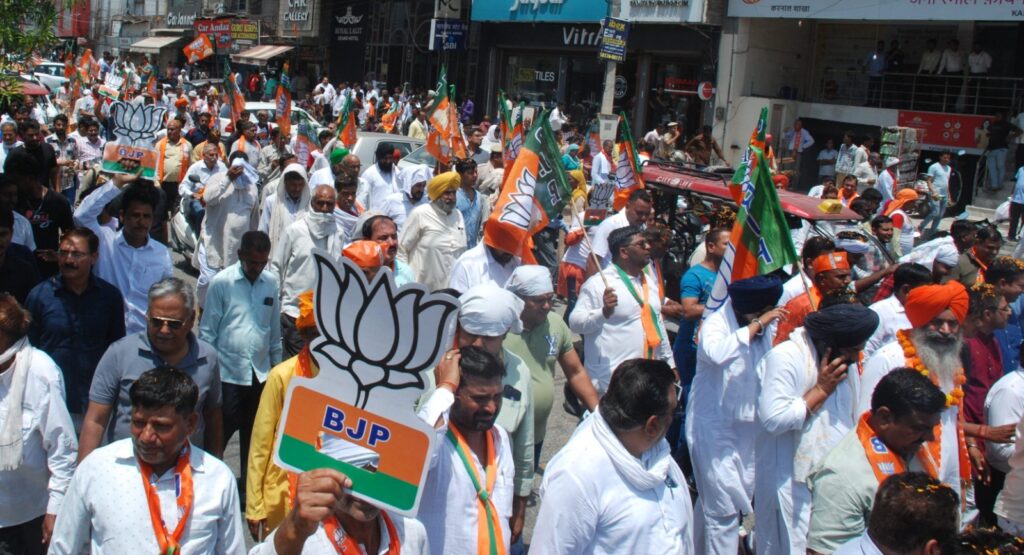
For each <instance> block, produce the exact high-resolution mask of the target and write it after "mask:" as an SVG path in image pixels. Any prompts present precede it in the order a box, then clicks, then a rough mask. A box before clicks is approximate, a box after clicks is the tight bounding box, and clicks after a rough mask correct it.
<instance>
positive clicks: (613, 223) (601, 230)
mask: <svg viewBox="0 0 1024 555" xmlns="http://www.w3.org/2000/svg"><path fill="white" fill-rule="evenodd" d="M653 206H654V205H653V204H652V200H651V194H650V193H648V192H647V190H646V189H638V190H636V191H633V192H632V193H630V195H629V200H628V201H627V202H626V206H625V208H623V209H622V210H620V211H619V212H617V213H616V214H615V215H614V216H610V217H608V218H607V219H605V220H604V221H603V222H601V223H600V224H598V226H597V227H596V228H595V229H594V237H593V240H592V241H591V248H592V249H593V252H594V254H595V255H597V259H598V260H600V261H601V268H600V269H604V268H607V267H608V266H609V265H610V264H611V263H612V254H613V253H612V252H611V250H610V249H609V248H608V236H609V235H611V233H612V232H613V231H615V230H616V229H621V228H623V227H626V226H630V225H631V226H637V227H640V228H641V229H643V227H644V224H645V222H647V217H648V215H650V213H651V209H652V207H653ZM587 270H588V274H591V273H593V271H597V270H598V268H594V267H593V261H589V262H588V268H587ZM591 270H593V271H591Z"/></svg>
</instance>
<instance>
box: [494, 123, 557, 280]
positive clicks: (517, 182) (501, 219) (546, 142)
mask: <svg viewBox="0 0 1024 555" xmlns="http://www.w3.org/2000/svg"><path fill="white" fill-rule="evenodd" d="M570 198H572V186H571V185H570V184H569V177H568V176H567V175H566V174H565V168H564V167H563V166H562V157H561V154H560V153H559V150H558V144H557V143H556V142H555V134H554V133H553V132H552V131H551V124H550V123H548V114H547V113H546V112H545V113H544V114H543V115H542V116H541V117H538V118H536V119H535V120H534V124H533V127H532V128H531V129H530V132H529V133H528V134H527V135H526V138H525V141H524V142H523V148H522V150H520V151H519V156H517V157H516V162H515V164H514V165H513V166H512V171H511V173H510V174H509V175H508V177H507V178H506V181H505V185H504V186H503V187H502V189H501V194H500V196H499V197H498V202H497V203H496V204H495V206H494V209H493V210H492V211H491V215H490V217H489V218H487V223H486V224H484V243H485V244H487V245H490V246H491V247H493V248H496V249H500V250H503V251H505V252H509V253H512V254H513V255H515V256H518V257H520V258H522V261H523V264H536V263H537V262H536V260H534V258H533V253H532V252H531V248H532V245H533V240H532V238H533V234H534V233H537V232H538V231H540V230H541V229H544V226H546V225H548V222H550V221H551V218H555V217H557V216H558V215H559V214H561V213H562V209H563V208H565V205H566V203H567V202H569V200H570Z"/></svg>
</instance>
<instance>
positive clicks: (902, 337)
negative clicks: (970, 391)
mask: <svg viewBox="0 0 1024 555" xmlns="http://www.w3.org/2000/svg"><path fill="white" fill-rule="evenodd" d="M896 340H897V341H899V343H900V347H902V348H903V356H904V357H905V358H906V359H907V366H908V367H910V368H913V369H914V370H917V371H918V372H920V373H921V375H922V376H925V377H927V378H928V379H930V380H931V381H932V383H936V382H937V381H938V378H936V377H934V376H932V375H931V372H930V371H929V370H928V367H927V366H925V365H924V363H923V362H921V359H920V358H919V357H918V356H917V349H916V348H915V347H914V343H913V342H911V341H910V334H909V333H907V331H906V330H900V331H898V332H896ZM965 383H967V378H966V377H965V376H964V369H963V368H961V369H959V370H957V373H956V376H954V377H953V391H951V392H949V393H948V394H947V395H946V407H947V408H948V407H952V406H953V405H957V406H959V405H960V404H961V403H963V400H964V389H963V385H964V384H965ZM936 385H938V384H937V383H936Z"/></svg>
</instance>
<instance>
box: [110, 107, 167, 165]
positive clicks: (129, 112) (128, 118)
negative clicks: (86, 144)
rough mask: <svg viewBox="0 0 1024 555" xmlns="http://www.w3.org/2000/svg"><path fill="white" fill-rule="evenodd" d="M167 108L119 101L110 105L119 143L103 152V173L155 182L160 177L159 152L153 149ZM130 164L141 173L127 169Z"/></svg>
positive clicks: (111, 117)
mask: <svg viewBox="0 0 1024 555" xmlns="http://www.w3.org/2000/svg"><path fill="white" fill-rule="evenodd" d="M166 112H167V108H164V107H162V106H161V107H156V106H152V105H150V106H145V105H142V104H134V103H128V102H122V101H117V102H114V103H112V104H111V105H110V120H111V121H112V122H113V123H114V135H115V136H116V137H117V140H114V141H108V142H107V144H106V146H105V147H104V148H103V171H105V172H108V173H130V174H136V175H139V176H140V177H143V178H147V179H153V178H154V176H155V175H156V158H157V152H156V150H154V148H153V142H154V139H155V138H156V132H157V131H158V130H159V129H160V128H161V127H162V124H163V121H164V115H165V113H166ZM126 160H130V161H133V162H135V163H137V164H138V167H139V169H138V170H133V169H129V168H126V167H125V164H124V162H125V161H126Z"/></svg>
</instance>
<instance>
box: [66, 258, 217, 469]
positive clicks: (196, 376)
mask: <svg viewBox="0 0 1024 555" xmlns="http://www.w3.org/2000/svg"><path fill="white" fill-rule="evenodd" d="M194 306H195V297H194V296H193V294H192V289H191V288H189V287H187V286H186V285H185V284H184V282H182V281H181V280H180V279H178V278H166V279H164V280H161V281H158V282H157V283H155V284H153V286H152V287H150V289H149V307H148V309H147V311H146V331H144V332H140V333H135V334H132V335H129V336H127V337H124V338H123V339H120V340H118V341H117V342H115V343H113V344H112V345H111V346H110V348H108V349H107V351H106V352H105V353H104V354H103V358H101V359H100V362H99V365H98V366H97V367H96V373H95V375H94V376H93V379H92V386H91V387H90V388H89V407H88V409H87V410H86V413H85V419H84V422H83V423H82V432H81V437H80V438H79V441H78V443H79V448H78V460H79V461H81V460H83V459H85V457H86V456H88V455H89V453H91V452H92V451H93V450H94V449H96V448H97V447H99V446H100V444H101V443H102V442H103V433H104V431H106V432H107V441H116V440H119V439H123V438H126V437H131V408H132V407H131V399H130V398H129V396H128V389H129V388H130V387H131V385H132V383H134V382H135V380H136V379H137V378H138V377H139V376H141V375H142V373H143V372H145V371H147V370H150V369H152V368H155V367H158V366H172V367H174V368H177V369H178V370H181V371H182V372H184V373H186V374H188V375H189V376H190V377H191V378H192V379H193V380H194V381H195V382H196V385H198V386H199V405H198V407H197V409H199V412H200V415H201V417H200V419H199V425H198V426H197V427H196V431H195V433H194V434H192V437H191V438H190V439H191V441H192V443H194V444H195V445H196V446H198V447H200V448H202V449H203V450H205V451H207V452H208V453H211V454H213V455H214V456H216V457H218V458H219V457H221V456H222V455H223V442H222V435H223V422H222V416H221V382H220V369H219V368H218V366H217V353H216V351H214V349H213V347H211V346H210V345H209V344H208V343H206V342H205V341H202V340H200V339H198V338H197V337H196V336H195V335H194V334H193V333H192V326H193V324H194V322H195V311H194ZM112 416H113V418H111V417H112ZM156 433H159V431H157V432H156Z"/></svg>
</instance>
